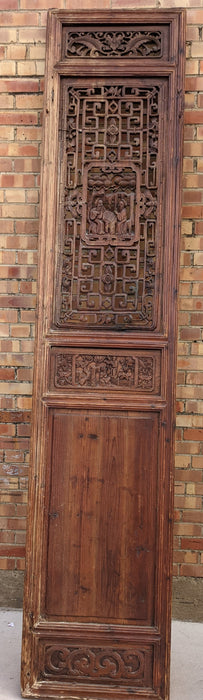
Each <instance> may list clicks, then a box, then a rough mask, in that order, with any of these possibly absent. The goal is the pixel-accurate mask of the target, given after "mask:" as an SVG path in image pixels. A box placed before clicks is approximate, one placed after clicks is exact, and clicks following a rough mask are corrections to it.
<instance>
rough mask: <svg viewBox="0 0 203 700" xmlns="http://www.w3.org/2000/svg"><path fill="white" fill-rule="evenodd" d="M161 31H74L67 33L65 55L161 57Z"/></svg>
mask: <svg viewBox="0 0 203 700" xmlns="http://www.w3.org/2000/svg"><path fill="white" fill-rule="evenodd" d="M161 39H162V33H161V32H160V31H143V30H140V31H122V30H118V31H116V30H114V29H112V30H111V31H91V32H90V31H74V32H68V33H67V40H66V49H65V56H66V58H68V57H69V56H78V57H81V58H83V57H89V58H96V57H97V56H103V57H107V58H111V57H112V58H114V57H116V56H118V57H119V56H125V57H129V58H131V57H136V58H145V56H147V57H150V58H153V57H155V58H157V57H161V55H162V46H161Z"/></svg>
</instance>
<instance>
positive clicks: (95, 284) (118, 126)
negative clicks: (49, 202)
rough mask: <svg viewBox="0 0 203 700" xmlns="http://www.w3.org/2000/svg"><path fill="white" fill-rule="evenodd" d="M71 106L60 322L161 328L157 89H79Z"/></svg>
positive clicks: (69, 97)
mask: <svg viewBox="0 0 203 700" xmlns="http://www.w3.org/2000/svg"><path fill="white" fill-rule="evenodd" d="M64 105H65V114H66V125H67V126H66V149H65V151H66V164H67V165H66V170H67V179H66V183H65V187H64V185H63V191H62V194H61V201H63V203H64V204H63V207H64V208H63V211H64V224H63V225H64V242H63V252H62V264H61V294H60V299H59V305H58V316H57V319H56V323H57V325H60V326H65V327H74V326H75V327H81V328H82V327H83V328H84V327H90V328H91V327H92V328H95V326H96V327H97V328H98V329H99V328H103V327H104V326H105V327H107V328H109V329H111V328H121V327H124V328H132V329H134V328H146V329H148V328H149V329H151V328H154V327H155V306H156V299H155V276H156V269H157V265H158V262H159V261H158V259H157V255H156V251H157V246H158V242H157V179H158V175H157V171H158V138H159V87H155V86H147V87H135V86H132V85H131V86H120V85H105V86H98V87H95V88H93V87H89V88H85V87H84V88H83V87H80V88H79V87H77V86H74V85H72V86H69V87H68V88H67V89H66V93H65V100H64ZM64 167H65V166H64Z"/></svg>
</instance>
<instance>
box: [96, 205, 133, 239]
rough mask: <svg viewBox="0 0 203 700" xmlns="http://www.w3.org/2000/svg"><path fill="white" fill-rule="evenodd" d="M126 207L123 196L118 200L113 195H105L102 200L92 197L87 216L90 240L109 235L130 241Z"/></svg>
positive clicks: (129, 221) (129, 222) (129, 224)
mask: <svg viewBox="0 0 203 700" xmlns="http://www.w3.org/2000/svg"><path fill="white" fill-rule="evenodd" d="M116 199H117V201H116ZM127 205H128V202H127V198H126V197H125V195H124V196H122V195H121V196H120V198H119V199H118V198H117V197H116V196H115V195H106V196H105V197H104V199H101V197H97V196H94V199H93V201H92V205H90V208H89V214H88V221H89V236H90V238H95V237H96V238H100V237H102V238H105V237H108V236H109V235H110V236H117V237H118V238H120V239H122V238H129V239H130V238H131V219H129V218H128V215H127Z"/></svg>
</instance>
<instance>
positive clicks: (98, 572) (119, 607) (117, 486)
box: [46, 410, 158, 624]
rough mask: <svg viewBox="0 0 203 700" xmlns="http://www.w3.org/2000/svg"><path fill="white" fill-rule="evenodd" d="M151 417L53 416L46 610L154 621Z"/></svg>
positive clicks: (154, 472)
mask: <svg viewBox="0 0 203 700" xmlns="http://www.w3.org/2000/svg"><path fill="white" fill-rule="evenodd" d="M157 438H158V422H157V415H154V414H152V415H150V414H146V415H144V414H140V415H139V413H138V414H133V415H130V414H129V415H127V414H125V413H124V414H123V415H122V414H120V413H115V412H112V414H107V413H105V414H103V413H102V412H101V411H98V412H97V413H96V412H92V411H85V412H82V411H81V412H72V413H71V412H70V411H67V413H66V412H64V411H63V410H61V411H56V412H55V415H54V419H53V438H52V439H53V443H52V444H53V449H52V469H51V495H50V505H49V544H48V565H47V594H46V611H47V614H48V615H49V616H57V615H59V616H61V617H62V618H63V617H64V616H68V617H70V618H73V617H76V618H88V619H91V620H93V619H95V620H98V619H100V620H106V619H107V620H114V619H117V620H125V621H134V622H135V621H137V622H139V623H140V622H143V624H152V622H153V598H154V569H155V544H156V509H157V451H158V447H157Z"/></svg>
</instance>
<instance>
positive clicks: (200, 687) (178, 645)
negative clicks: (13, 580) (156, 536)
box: [0, 609, 203, 700]
mask: <svg viewBox="0 0 203 700" xmlns="http://www.w3.org/2000/svg"><path fill="white" fill-rule="evenodd" d="M21 625H22V612H21V611H20V610H9V611H8V610H3V609H0V700H19V698H21V694H20V681H19V678H20V652H21ZM170 700H203V624H198V623H196V622H195V623H193V622H178V621H174V622H173V623H172V656H171V694H170Z"/></svg>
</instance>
